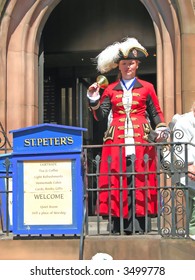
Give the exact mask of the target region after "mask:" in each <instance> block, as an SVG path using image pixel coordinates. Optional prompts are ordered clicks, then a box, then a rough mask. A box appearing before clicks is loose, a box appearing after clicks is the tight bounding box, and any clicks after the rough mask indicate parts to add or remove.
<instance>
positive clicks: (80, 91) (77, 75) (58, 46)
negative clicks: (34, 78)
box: [42, 0, 156, 144]
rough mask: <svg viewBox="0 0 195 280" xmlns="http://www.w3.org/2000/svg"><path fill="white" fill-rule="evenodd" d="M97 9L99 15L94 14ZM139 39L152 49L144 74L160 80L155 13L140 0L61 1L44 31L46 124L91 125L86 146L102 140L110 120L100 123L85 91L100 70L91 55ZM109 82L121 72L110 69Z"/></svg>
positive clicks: (44, 109)
mask: <svg viewBox="0 0 195 280" xmlns="http://www.w3.org/2000/svg"><path fill="white" fill-rule="evenodd" d="M93 11H95V13H93ZM126 36H130V37H136V38H137V39H138V40H139V41H140V42H141V43H142V44H143V45H144V46H145V47H146V48H147V50H148V52H149V54H150V56H149V58H148V62H147V65H141V68H140V73H139V74H140V77H141V78H146V79H148V80H149V81H151V82H153V83H154V82H155V80H156V57H155V56H154V55H155V52H156V51H155V49H156V48H155V45H156V43H155V34H154V28H153V23H152V21H151V18H150V15H149V14H148V12H147V10H146V9H145V7H144V6H143V4H142V3H141V2H140V1H137V0H108V1H103V0H94V1H90V0H83V1H77V0H73V1H61V2H60V3H59V4H58V6H57V7H56V8H55V9H54V10H53V12H52V13H51V15H50V17H49V19H48V21H47V23H46V25H45V27H44V30H43V33H42V43H43V55H44V67H43V69H44V70H43V72H44V73H43V76H44V84H43V110H42V111H43V122H49V123H57V124H64V125H71V126H81V127H86V128H87V129H88V131H87V133H85V134H84V144H101V143H102V138H103V134H104V131H105V129H106V122H101V123H96V122H95V121H94V120H93V117H92V115H91V113H90V111H89V110H88V104H87V99H86V92H87V88H88V86H89V85H90V84H91V83H92V82H94V81H95V80H96V77H97V76H98V74H99V73H98V72H97V70H96V66H95V65H94V63H93V60H92V58H94V57H96V55H97V54H98V53H99V52H100V51H101V50H102V49H103V48H105V47H106V46H107V45H109V44H111V43H113V42H115V41H121V39H122V38H124V37H126ZM106 76H107V78H108V80H109V82H112V81H113V80H115V78H116V76H117V73H116V72H115V71H113V72H112V73H108V74H107V75H106Z"/></svg>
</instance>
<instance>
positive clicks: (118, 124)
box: [90, 78, 166, 218]
mask: <svg viewBox="0 0 195 280" xmlns="http://www.w3.org/2000/svg"><path fill="white" fill-rule="evenodd" d="M132 95H133V97H132V106H131V110H130V113H129V116H130V119H131V121H132V124H133V139H134V143H136V144H141V143H148V142H149V140H148V139H149V138H148V137H149V135H150V130H151V126H150V124H149V122H148V117H149V119H150V122H151V123H152V124H153V125H154V126H155V128H156V127H160V126H166V124H165V123H164V117H163V114H162V111H161V109H160V106H159V102H158V98H157V96H156V92H155V90H154V87H153V85H152V84H151V83H148V82H146V81H143V80H140V79H138V78H136V82H135V83H134V86H133V89H132ZM122 96H123V89H122V87H121V84H120V82H119V81H117V82H114V83H112V84H110V85H109V86H108V87H107V88H106V89H105V90H104V92H103V95H102V97H101V99H100V100H98V101H96V102H95V104H94V103H90V106H91V109H92V110H93V115H94V117H95V119H96V120H102V119H103V118H105V117H108V114H109V112H110V110H111V109H112V113H113V119H112V122H111V124H110V127H109V128H108V130H107V132H106V133H105V137H104V145H103V148H102V156H101V164H100V174H101V175H100V176H99V180H98V187H99V188H100V189H102V188H108V185H110V187H111V189H113V188H115V190H112V191H111V196H110V197H109V194H108V191H106V190H105V191H103V190H101V191H100V193H99V203H98V204H99V207H98V208H97V209H99V214H100V215H108V214H109V207H111V215H112V216H116V217H119V216H120V204H119V201H120V193H119V190H118V188H119V187H120V186H121V187H122V189H124V191H123V194H122V195H123V198H122V200H123V217H124V218H127V217H128V201H127V194H128V192H127V190H125V189H126V187H127V178H126V176H125V175H124V174H123V175H122V177H120V176H119V174H118V173H119V172H122V173H123V172H126V158H125V156H126V155H125V148H124V147H123V149H122V154H121V155H120V152H119V147H118V146H112V147H111V146H107V144H124V143H125V133H124V131H125V129H124V124H125V120H126V113H125V111H124V106H123V102H122ZM146 112H147V114H146ZM144 154H148V156H149V164H148V165H147V167H145V166H144V160H143V156H144ZM109 156H110V158H111V164H110V169H109V167H108V157H109ZM120 164H122V169H120ZM135 171H136V172H138V173H139V172H143V171H145V172H146V171H149V172H153V173H152V174H148V175H147V176H146V175H144V174H137V175H136V176H135V188H136V194H135V199H136V205H135V209H136V216H144V215H145V214H146V213H145V212H146V211H147V214H152V215H154V214H156V213H157V190H156V186H157V179H156V173H155V171H156V153H155V148H154V147H152V146H142V145H136V146H135ZM108 172H112V173H115V174H113V175H111V176H108V175H107V174H108ZM120 178H122V180H121V179H120ZM147 186H148V187H150V186H151V187H154V188H153V189H148V204H147V210H146V207H145V192H144V191H142V190H138V191H137V189H139V188H140V187H147Z"/></svg>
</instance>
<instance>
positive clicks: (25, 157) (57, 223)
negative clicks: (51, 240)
mask: <svg viewBox="0 0 195 280" xmlns="http://www.w3.org/2000/svg"><path fill="white" fill-rule="evenodd" d="M83 131H86V129H84V128H79V127H69V126H62V125H53V124H42V125H37V126H33V127H27V128H23V129H19V130H15V131H11V132H12V133H13V157H12V163H13V233H14V234H80V233H81V229H82V219H83V178H82V164H81V160H82V133H83Z"/></svg>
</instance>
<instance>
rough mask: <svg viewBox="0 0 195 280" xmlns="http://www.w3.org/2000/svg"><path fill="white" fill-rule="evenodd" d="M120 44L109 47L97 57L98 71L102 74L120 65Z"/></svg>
mask: <svg viewBox="0 0 195 280" xmlns="http://www.w3.org/2000/svg"><path fill="white" fill-rule="evenodd" d="M119 48H120V43H119V42H116V43H114V44H112V45H110V46H108V47H107V48H106V49H105V50H103V51H102V52H101V53H100V54H99V55H98V56H97V57H96V60H97V69H98V71H99V72H100V73H106V72H109V71H110V70H112V69H114V68H116V67H117V66H118V64H117V63H116V61H117V60H118V58H119Z"/></svg>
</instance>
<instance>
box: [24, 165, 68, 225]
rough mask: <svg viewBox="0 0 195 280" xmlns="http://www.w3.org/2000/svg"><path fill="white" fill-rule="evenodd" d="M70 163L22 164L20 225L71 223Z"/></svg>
mask: <svg viewBox="0 0 195 280" xmlns="http://www.w3.org/2000/svg"><path fill="white" fill-rule="evenodd" d="M71 167H72V165H71V160H55V161H47V160H46V161H24V162H23V170H24V225H69V224H72V221H73V217H72V168H71Z"/></svg>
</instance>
